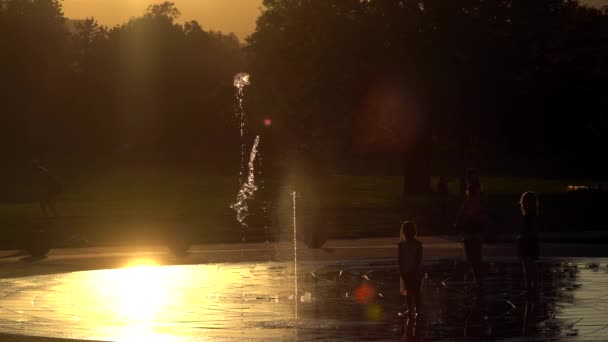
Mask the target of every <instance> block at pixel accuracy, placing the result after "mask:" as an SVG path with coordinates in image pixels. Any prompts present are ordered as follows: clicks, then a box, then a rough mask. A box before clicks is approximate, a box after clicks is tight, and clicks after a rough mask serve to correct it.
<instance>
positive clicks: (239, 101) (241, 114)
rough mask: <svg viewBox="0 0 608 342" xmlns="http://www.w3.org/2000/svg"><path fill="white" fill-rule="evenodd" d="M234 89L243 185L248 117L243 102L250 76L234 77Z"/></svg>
mask: <svg viewBox="0 0 608 342" xmlns="http://www.w3.org/2000/svg"><path fill="white" fill-rule="evenodd" d="M233 84H234V87H235V88H236V95H235V96H236V108H235V115H236V119H237V121H238V122H239V131H240V134H241V168H240V171H239V183H240V184H243V182H244V180H243V175H244V171H245V124H246V123H247V117H246V116H245V107H244V106H243V101H244V99H245V87H246V86H248V85H250V84H251V82H250V81H249V74H247V73H244V72H241V73H239V74H236V76H234V83H233Z"/></svg>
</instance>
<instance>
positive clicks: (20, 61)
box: [0, 0, 244, 162]
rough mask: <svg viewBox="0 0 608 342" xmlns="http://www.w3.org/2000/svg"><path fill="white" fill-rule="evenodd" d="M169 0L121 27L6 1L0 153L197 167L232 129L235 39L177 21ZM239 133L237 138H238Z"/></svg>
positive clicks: (28, 0)
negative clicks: (173, 162) (169, 161)
mask: <svg viewBox="0 0 608 342" xmlns="http://www.w3.org/2000/svg"><path fill="white" fill-rule="evenodd" d="M179 15H180V12H179V11H178V9H177V8H176V7H175V6H174V5H173V4H172V3H169V2H165V3H161V4H158V5H153V6H151V7H150V8H149V9H148V11H147V12H146V13H145V14H143V15H142V16H141V17H136V18H133V19H131V20H129V21H128V22H127V23H125V24H122V25H120V26H117V27H113V28H107V27H103V26H100V25H99V24H98V23H97V22H96V21H95V19H93V18H90V19H87V20H80V21H68V20H67V19H66V18H65V17H64V15H63V13H62V11H61V3H60V1H58V0H2V1H1V2H0V46H2V53H1V54H0V75H1V76H0V77H1V78H2V80H1V85H0V87H2V88H1V89H0V91H1V93H2V95H3V96H2V98H3V104H2V112H3V114H2V119H3V121H4V122H3V124H2V127H1V129H2V134H1V139H2V144H1V146H2V147H1V148H2V150H3V151H2V152H3V155H5V156H10V157H9V158H11V159H14V160H27V159H28V158H45V159H49V160H55V161H75V162H81V161H83V160H100V159H108V160H121V159H132V160H136V159H139V160H145V159H164V158H171V159H183V160H192V159H194V160H196V159H199V158H202V157H203V156H204V155H205V154H207V153H214V148H215V147H216V146H217V142H216V141H217V140H221V141H224V140H227V139H226V137H224V136H222V134H225V133H227V132H228V129H229V128H231V126H232V125H233V124H234V123H233V122H232V121H233V118H232V115H231V113H232V103H233V89H232V76H233V75H234V74H235V73H237V72H238V71H241V69H242V68H243V63H244V60H243V57H242V52H241V45H240V43H239V41H238V39H237V38H236V36H234V35H233V34H230V35H225V34H222V33H218V32H213V31H206V30H204V29H203V28H202V27H201V25H200V24H199V23H197V22H196V21H191V22H186V23H184V24H178V23H176V19H177V18H178V17H179ZM235 136H237V135H236V134H235Z"/></svg>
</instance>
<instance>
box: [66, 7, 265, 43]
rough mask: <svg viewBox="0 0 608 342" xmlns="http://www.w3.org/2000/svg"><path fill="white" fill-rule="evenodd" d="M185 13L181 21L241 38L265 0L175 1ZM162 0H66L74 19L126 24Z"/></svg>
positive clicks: (249, 29) (248, 32)
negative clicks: (90, 18) (194, 23)
mask: <svg viewBox="0 0 608 342" xmlns="http://www.w3.org/2000/svg"><path fill="white" fill-rule="evenodd" d="M171 1H172V2H174V3H175V5H176V6H177V8H178V9H179V10H180V11H181V12H182V16H181V17H180V18H179V21H180V22H181V21H189V20H196V21H198V22H199V23H200V24H201V26H202V27H203V28H204V29H205V30H215V31H222V32H224V33H229V32H234V33H235V34H236V35H237V36H238V37H239V38H240V39H241V40H243V38H245V36H247V35H249V34H250V33H252V32H253V31H254V29H255V19H256V18H257V16H258V15H259V13H260V10H259V8H260V6H261V4H262V0H171ZM161 2H162V1H160V0H63V12H64V14H65V16H66V17H68V18H70V19H84V18H88V17H95V19H97V21H98V22H99V23H100V24H102V25H106V26H115V25H118V24H122V23H124V22H126V21H128V20H129V18H131V17H136V16H139V15H141V14H143V13H144V12H145V11H146V8H147V7H148V6H149V5H150V4H157V3H161Z"/></svg>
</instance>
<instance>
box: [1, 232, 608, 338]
mask: <svg viewBox="0 0 608 342" xmlns="http://www.w3.org/2000/svg"><path fill="white" fill-rule="evenodd" d="M446 246H447V245H446ZM444 247H445V246H444ZM335 248H336V250H340V248H344V249H347V246H346V245H344V246H342V247H340V246H339V244H336V246H335ZM378 248H379V249H380V247H378ZM386 248H387V249H388V248H389V247H386ZM217 252H219V250H218V251H217ZM275 252H276V251H275ZM392 252H393V250H392V249H391V250H387V251H385V254H391V253H392ZM252 253H255V254H257V255H258V256H259V258H258V259H262V260H257V261H238V259H242V260H247V259H248V257H247V254H246V253H245V251H240V252H239V251H238V248H237V249H231V250H230V252H227V254H228V255H230V256H231V258H232V259H234V260H230V261H226V260H224V261H219V260H220V259H215V260H213V258H206V259H208V260H206V261H205V262H203V263H200V261H201V260H200V258H194V259H192V258H193V257H192V256H190V259H187V260H186V261H190V263H191V264H189V265H179V264H178V265H175V264H176V263H181V262H182V261H183V260H182V261H180V260H173V262H167V260H169V259H168V258H170V257H168V256H166V255H164V256H163V255H160V257H159V254H158V253H139V254H137V255H130V256H129V255H118V256H116V255H108V254H101V256H98V257H99V258H100V259H99V260H104V262H105V261H107V260H109V258H110V257H111V256H113V257H116V258H117V259H116V260H120V262H122V266H123V267H122V268H115V269H95V268H104V267H109V265H110V263H107V262H106V263H103V262H100V261H96V262H95V263H94V265H93V264H91V265H89V266H87V267H86V268H82V270H80V269H79V268H78V267H76V265H82V264H86V263H87V261H86V260H87V259H86V258H83V256H84V255H78V254H70V253H64V254H62V255H58V256H55V257H53V256H51V257H50V258H49V259H48V260H42V261H33V260H27V259H22V260H21V261H17V262H13V261H11V262H5V263H4V264H2V269H3V270H7V269H11V268H12V270H13V271H11V272H12V273H11V272H8V271H5V273H2V275H1V276H2V278H1V279H0V333H4V334H12V335H15V336H16V335H27V336H37V337H50V338H67V339H76V340H104V341H105V340H112V341H168V342H171V341H197V340H200V341H205V340H214V341H216V340H286V341H293V340H298V341H309V340H328V339H329V340H331V339H334V340H363V341H382V340H389V341H391V340H399V339H402V340H407V341H414V340H436V341H444V340H446V341H451V340H503V339H514V340H527V339H535V340H551V341H553V340H575V341H577V340H580V341H583V340H584V341H588V340H598V341H599V340H608V286H607V285H608V259H601V258H600V259H597V258H596V259H580V258H578V259H577V258H569V259H557V258H552V259H545V260H543V262H542V263H541V273H542V281H541V283H540V285H541V291H540V293H539V295H538V296H534V297H530V296H526V295H525V294H524V291H523V288H522V282H523V281H522V276H523V274H522V269H521V266H520V264H518V263H516V262H515V261H514V260H512V259H509V258H491V259H490V261H489V262H488V263H487V279H486V286H485V288H484V290H483V291H481V292H477V291H473V290H472V289H471V286H470V285H471V284H470V282H468V281H467V275H466V273H467V272H466V271H467V269H466V265H464V264H463V263H462V262H461V261H460V260H459V259H458V258H445V259H444V258H429V260H428V261H427V262H426V263H425V272H426V276H425V279H424V283H423V294H422V295H423V305H424V310H423V311H424V318H423V319H421V320H419V321H418V322H417V323H416V324H413V322H410V323H411V324H409V325H408V323H407V319H404V316H403V311H404V308H403V307H402V305H401V301H402V299H401V298H400V295H399V294H398V275H397V266H396V264H395V261H394V259H393V258H389V257H386V256H384V257H376V258H364V257H361V256H359V258H354V257H353V258H350V259H348V258H336V257H335V256H336V255H337V254H336V253H337V252H334V254H331V256H333V258H332V257H330V256H327V255H326V256H325V257H323V258H310V257H309V258H306V253H307V251H304V250H303V251H302V252H301V253H300V254H299V255H302V256H304V257H303V260H302V261H300V262H298V264H297V279H296V278H295V277H294V263H293V260H289V259H288V258H286V257H285V256H286V255H288V254H289V253H288V251H286V252H285V253H284V255H283V256H284V257H283V258H278V259H280V260H281V261H269V260H268V259H267V258H268V257H269V256H270V255H265V254H264V253H262V250H261V249H260V250H259V251H257V252H252ZM308 253H309V256H311V255H312V254H310V253H311V252H310V251H308ZM93 254H95V253H89V255H88V256H89V257H90V258H92V256H91V255H93ZM118 254H120V253H118ZM359 254H364V253H360V251H359ZM70 255H72V256H73V257H69V256H70ZM197 255H198V254H196V253H194V256H197ZM201 255H202V253H201ZM199 256H200V255H199ZM275 256H276V254H275ZM249 259H255V258H252V257H249ZM117 263H119V261H115V262H112V263H111V264H112V265H115V264H117ZM171 263H174V265H171ZM157 264H158V265H157ZM112 267H113V266H112ZM21 269H26V270H27V272H21V273H20V272H16V270H21ZM73 271H76V272H73ZM26 273H29V274H26ZM296 283H297V291H296ZM296 299H297V301H296ZM408 333H409V335H410V336H407V335H408ZM404 334H405V335H406V336H403V337H402V335H404ZM411 335H415V336H411ZM5 336H11V335H5ZM9 340H10V339H9Z"/></svg>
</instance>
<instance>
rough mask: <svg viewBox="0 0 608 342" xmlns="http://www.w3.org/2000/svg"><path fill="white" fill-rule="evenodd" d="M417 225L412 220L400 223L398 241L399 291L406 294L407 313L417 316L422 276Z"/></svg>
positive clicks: (412, 316)
mask: <svg viewBox="0 0 608 342" xmlns="http://www.w3.org/2000/svg"><path fill="white" fill-rule="evenodd" d="M416 234H417V227H416V223H415V222H413V221H405V222H404V223H403V225H401V236H400V239H399V240H400V241H399V273H400V277H399V278H400V292H401V294H402V295H404V296H406V302H407V309H408V315H409V317H410V318H414V317H419V316H420V314H421V305H420V281H421V278H422V267H421V265H422V243H420V241H418V240H417V239H416Z"/></svg>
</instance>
